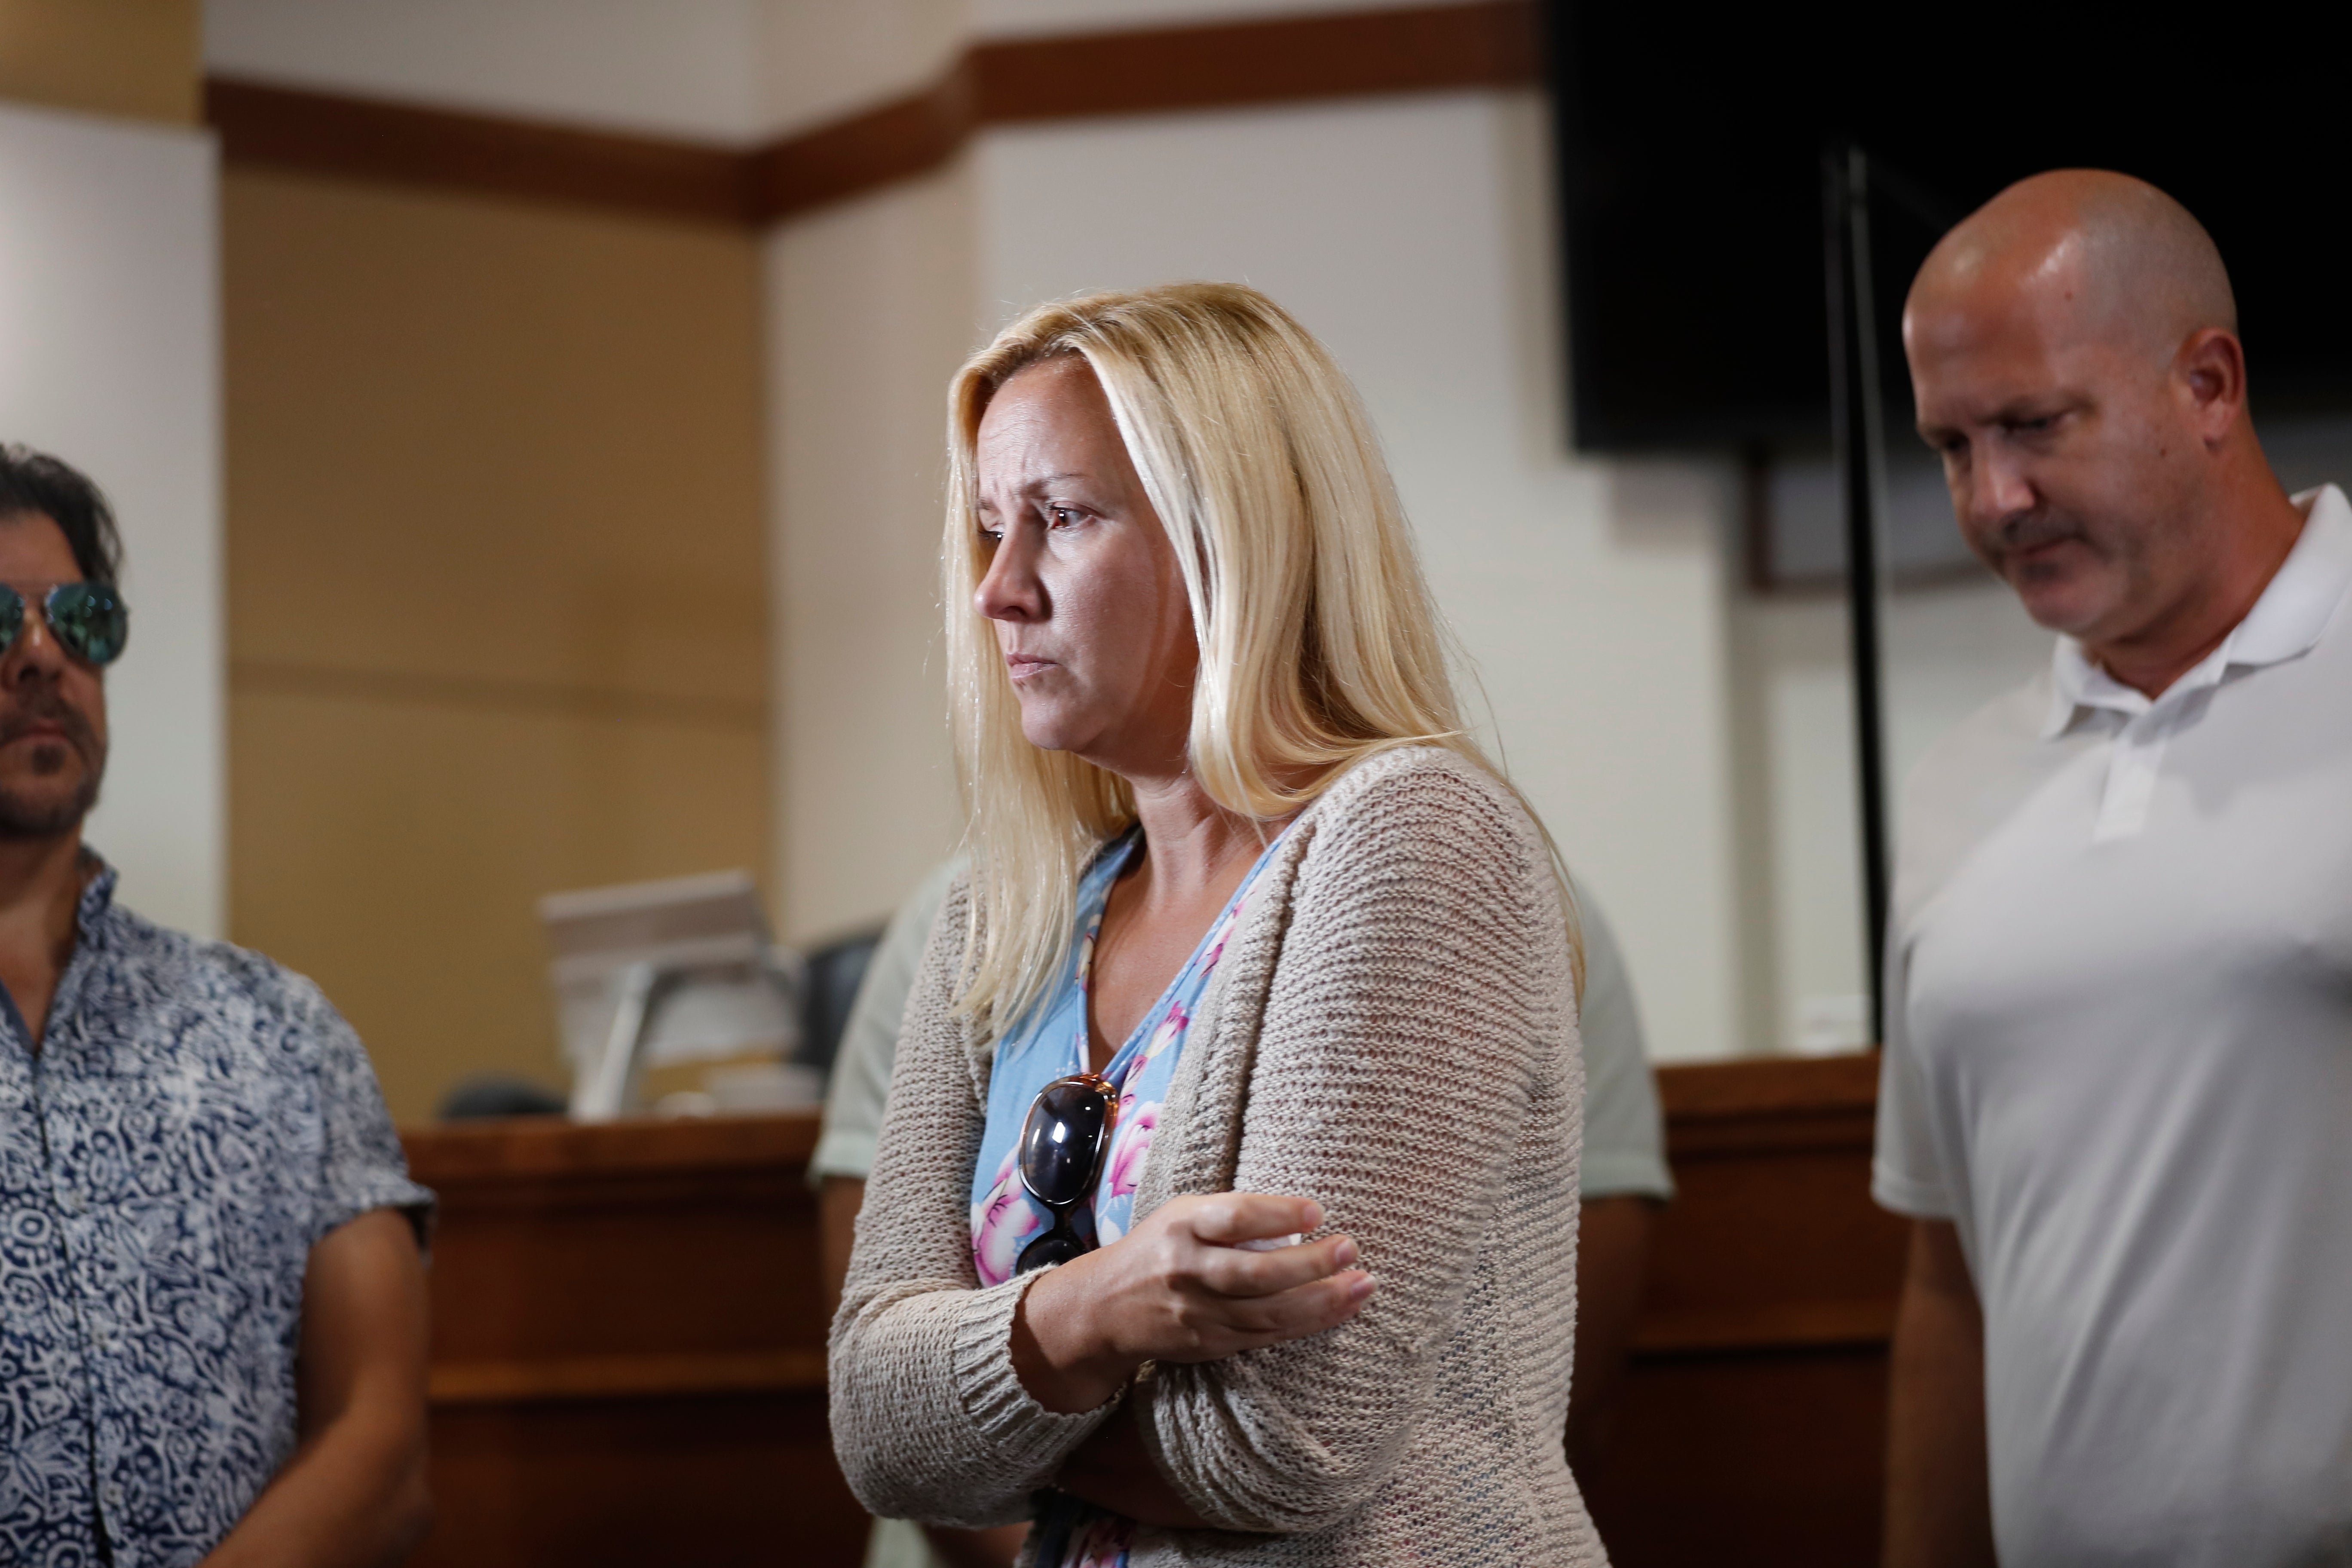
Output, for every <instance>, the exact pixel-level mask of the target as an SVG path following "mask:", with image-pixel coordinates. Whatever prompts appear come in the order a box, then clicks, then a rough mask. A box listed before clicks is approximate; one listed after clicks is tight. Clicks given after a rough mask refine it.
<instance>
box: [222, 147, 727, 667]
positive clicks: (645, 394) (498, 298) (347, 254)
mask: <svg viewBox="0 0 2352 1568" xmlns="http://www.w3.org/2000/svg"><path fill="white" fill-rule="evenodd" d="M222 201H223V214H222V219H223V223H222V226H223V235H224V238H223V249H224V257H223V262H224V274H225V288H226V332H227V346H228V354H227V364H228V371H227V382H228V385H227V417H228V432H229V468H228V489H229V517H230V524H229V585H230V586H229V605H230V619H231V625H232V627H233V648H234V658H236V660H237V661H238V662H239V663H240V664H257V665H262V666H268V667H284V666H289V665H291V666H297V667H303V668H311V667H326V668H340V669H362V670H387V669H391V670H401V671H406V672H412V673H418V674H426V673H429V674H433V675H436V676H444V677H456V678H468V677H475V676H481V675H485V674H490V675H495V676H498V677H499V678H502V679H512V680H525V681H538V682H545V683H549V684H552V685H557V686H563V687H587V688H593V689H617V690H627V691H634V692H639V693H646V694H656V695H660V694H673V695H678V696H688V695H692V696H699V697H709V696H723V697H727V698H731V699H734V700H748V701H758V700H761V699H762V697H763V694H764V690H765V671H764V668H763V665H764V652H765V640H764V626H765V622H766V613H765V605H764V603H763V595H762V579H763V574H764V570H765V568H764V557H763V554H762V545H761V531H762V525H761V450H760V443H761V431H760V413H759V410H760V362H759V354H760V343H759V321H760V313H759V279H758V268H757V258H756V251H755V248H754V245H753V242H752V241H751V238H750V237H747V236H745V235H742V234H740V233H736V232H733V231H730V230H725V229H718V228H709V227H702V226H693V225H688V224H670V223H664V222H660V221H655V220H643V219H635V218H625V217H614V216H607V215H604V214H601V213H589V212H574V211H572V210H569V209H565V208H561V207H554V206H532V205H524V204H520V203H505V202H498V201H492V200H488V199H485V198H478V197H470V196H459V195H441V194H437V193H417V192H408V191H403V190H397V189H392V188H386V187H375V186H366V185H359V184H340V183H337V182H333V181H326V180H318V179H310V178H304V177H299V176H287V175H278V174H262V173H258V172H255V171H251V170H239V169H233V170H231V171H230V173H229V174H228V176H227V178H226V180H225V181H224V182H223V189H222Z"/></svg>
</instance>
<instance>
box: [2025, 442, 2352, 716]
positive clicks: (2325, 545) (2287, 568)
mask: <svg viewBox="0 0 2352 1568" xmlns="http://www.w3.org/2000/svg"><path fill="white" fill-rule="evenodd" d="M2294 504H2295V506H2296V507H2298V508H2299V509H2301V510H2302V511H2303V513H2304V520H2305V521H2304V525H2303V532H2302V533H2301V535H2300V536H2298V537H2297V538H2296V540H2295V542H2294V549H2292V550H2290V551H2288V552H2287V557H2286V559H2285V560H2284V562H2282V563H2280V564H2279V569H2278V571H2277V572H2276V573H2274V574H2272V577H2271V580H2270V584H2269V585H2268V586H2267V587H2265V588H2263V594H2262V597H2261V598H2259V599H2256V600H2255V601H2254V607H2253V608H2252V609H2251V610H2249V611H2247V612H2246V618H2245V619H2244V620H2242V621H2240V622H2239V623H2238V624H2237V626H2235V627H2233V628H2232V629H2231V633H2230V635H2229V636H2228V637H2224V638H2222V639H2221V647H2217V648H2215V649H2214V650H2213V651H2212V653H2211V654H2210V655H2208V656H2207V657H2206V658H2205V660H2204V662H2202V663H2200V665H2198V666H2197V668H2194V669H2192V670H2190V671H2189V673H2188V674H2186V675H2184V676H2182V677H2181V678H2180V679H2178V680H2176V681H2174V682H2173V683H2172V685H2171V686H2169V687H2168V688H2167V689H2165V691H2164V694H2163V697H2161V698H2158V699H2156V700H2150V699H2149V698H2148V697H2147V695H2146V694H2144V693H2142V692H2139V691H2137V690H2134V689H2132V688H2131V687H2128V686H2126V685H2125V684H2124V683H2123V682H2122V681H2120V680H2117V679H2116V678H2115V677H2113V676H2111V675H2109V674H2108V673H2107V672H2106V671H2105V670H2104V669H2102V668H2099V667H2098V665H2096V664H2095V663H2094V662H2093V661H2092V660H2091V658H2090V657H2089V656H2088V655H2086V654H2084V651H2083V645H2082V644H2081V643H2079V642H2077V641H2075V640H2074V638H2073V637H2067V636H2064V635H2063V634H2061V636H2060V637H2059V638H2058V647H2057V649H2056V651H2055V652H2054V653H2053V655H2052V656H2051V663H2050V676H2051V682H2050V684H2051V692H2050V712H2049V716H2048V717H2047V718H2046V719H2044V720H2043V721H2042V739H2043V740H2045V741H2047V740H2051V739H2053V738H2054V737H2056V736H2058V735H2062V734H2063V733H2065V731H2066V729H2067V727H2068V726H2069V725H2071V724H2072V723H2073V722H2074V716H2075V715H2076V714H2077V713H2078V712H2080V711H2081V710H2083V709H2085V708H2105V709H2112V710H2115V711H2117V712H2120V713H2126V714H2134V713H2145V712H2147V710H2149V709H2150V708H2153V707H2155V706H2156V703H2157V702H2158V701H2162V700H2167V699H2176V698H2179V697H2182V696H2185V695H2187V694H2188V693H2189V692H2191V691H2196V690H2200V689H2203V688H2205V687H2209V686H2219V685H2220V684H2221V680H2222V679H2223V678H2224V677H2225V676H2226V675H2228V674H2229V672H2230V670H2231V669H2232V668H2240V669H2255V668H2261V667H2263V666H2264V665H2271V664H2283V663H2284V662H2285V661H2286V660H2288V659H2291V658H2299V657H2300V656H2302V655H2304V654H2306V653H2308V652H2310V651H2311V650H2312V648H2313V647H2315V646H2316V645H2317V644H2318V642H2319V638H2320V636H2321V634H2323V633H2324V632H2326V630H2327V623H2328V622H2329V621H2330V620H2332V619H2333V618H2334V617H2335V615H2336V607H2337V606H2338V605H2341V604H2342V603H2343V602H2344V595H2345V591H2346V589H2347V588H2352V502H2347V500H2345V497H2344V492H2343V491H2342V490H2340V489H2336V487H2335V486H2334V485H2322V486H2320V487H2319V488H2318V489H2315V490H2305V491H2304V492H2303V493H2302V494H2301V495H2298V496H2296V497H2295V498H2294Z"/></svg>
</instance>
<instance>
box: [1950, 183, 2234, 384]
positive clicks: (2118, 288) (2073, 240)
mask: <svg viewBox="0 0 2352 1568" xmlns="http://www.w3.org/2000/svg"><path fill="white" fill-rule="evenodd" d="M2027 303H2030V304H2032V306H2034V307H2038V309H2039V310H2042V311H2046V312H2050V313H2051V314H2053V315H2056V316H2060V317H2063V318H2065V319H2067V320H2068V321H2069V323H2070V324H2071V325H2072V326H2073V327H2074V329H2075V330H2076V331H2080V332H2081V333H2083V334H2084V335H2085V336H2087V337H2092V338H2096V339H2102V340H2105V341H2106V342H2113V343H2116V344H2118V345H2121V344H2122V343H2125V342H2130V343H2133V344H2136V345H2138V346H2143V347H2146V348H2147V349H2149V350H2151V351H2153V352H2155V353H2159V354H2161V355H2162V356H2163V357H2165V358H2166V359H2169V358H2170V357H2171V355H2172V354H2173V353H2174V352H2175V351H2176V350H2178V349H2179V347H2180V345H2181V344H2182V343H2184V342H2187V341H2188V340H2189V337H2191V336H2192V335H2193V334H2195V333H2196V332H2198V331H2202V330H2203V329H2205V328H2208V327H2212V328H2218V329H2220V330H2221V331H2225V332H2232V333H2234V332H2235V331H2237V330H2238V305H2237V300H2236V299H2235V298H2234V297H2233V296H2232V295H2231V291H2230V274H2229V272H2228V270H2227V269H2226V268H2223V266H2222V265H2221V251H2220V250H2218V249H2216V248H2215V247H2214V245H2213V238H2212V237H2211V236H2210V235H2209V234H2207V233H2206V232H2205V226H2204V225H2202V224H2200V223H2199V222H2198V221H2197V220H2196V219H2195V218H2194V217H2192V216H2189V209H2188V208H2187V207H2184V206H2182V205H2180V204H2179V202H2176V201H2174V200H2173V199H2172V198H2171V197H2170V196H2168V195H2165V194H2164V193H2163V192H2162V191H2159V190H2158V189H2157V188H2156V187H2155V186H2154V185H2151V184H2148V183H2147V181H2145V180H2135V179H2133V178H2132V177H2131V176H2130V175H2128V174H2110V173H2108V172H2106V171H2105V170H2101V169H2060V170H2056V171H2054V172H2053V173H2050V174H2036V175H2034V176H2033V177H2032V178H2031V179H2026V180H2020V181H2019V182H2018V183H2017V184H2013V185H2011V186H2010V187H2009V189H2007V190H2005V191H2003V192H2001V193H2000V195H1997V196H1995V197H1993V199H1992V200H1990V201H1989V202H1987V203H1986V204H1985V205H1983V206H1981V207H1979V208H1978V209H1977V210H1976V211H1975V212H1974V213H1973V214H1971V215H1969V217H1968V218H1967V219H1965V220H1964V221H1962V222H1961V224H1960V225H1959V226H1958V227H1957V228H1955V229H1953V230H1952V232H1951V233H1949V234H1948V235H1946V236H1945V237H1944V238H1943V240H1942V242H1941V243H1939V244H1938V245H1937V247H1936V248H1935V249H1934V250H1933V251H1932V252H1930V253H1929V254H1928V257H1927V264H1926V265H1925V266H1923V267H1922V268H1920V269H1919V276H1918V278H1917V279H1916V281H1915V282H1913V284H1912V285H1911V297H1910V300H1909V301H1908V303H1907V305H1906V310H1905V325H1904V333H1905V336H1906V339H1908V338H1909V337H1910V336H1911V334H1912V332H1913V331H1914V328H1913V325H1912V323H1913V321H1914V320H1915V319H1917V320H1919V321H1920V322H1921V324H1922V325H1923V326H1924V325H1927V324H1928V323H1927V318H1929V317H1931V316H1947V315H1948V314H1949V313H1950V312H1952V311H1954V310H1958V311H1961V312H1964V313H1966V314H1969V315H1978V314H1981V313H1983V312H1985V311H1986V310H1996V311H1997V310H2002V309H2005V308H2006V309H2013V308H2015V307H2016V306H2018V305H2020V304H2027ZM1939 324H1946V323H1939ZM1948 324H1951V325H1962V324H1963V323H1959V322H1950V323H1948Z"/></svg>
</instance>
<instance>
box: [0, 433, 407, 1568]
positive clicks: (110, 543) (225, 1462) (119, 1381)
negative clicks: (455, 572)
mask: <svg viewBox="0 0 2352 1568" xmlns="http://www.w3.org/2000/svg"><path fill="white" fill-rule="evenodd" d="M119 553H120V547H119V545H118V544H117V542H116V539H115V534H114V527H113V521H112V519H111V518H110V516H109V514H108V511H107V508H106V503H105V500H103V498H101V497H100V494H99V492H98V490H97V489H95V487H93V486H92V485H91V484H90V483H89V480H88V479H84V478H83V477H82V476H81V475H79V474H78V473H76V472H75V471H74V470H73V469H71V468H68V467H67V466H66V465H64V464H63V463H60V462H58V461H57V460H56V459H54V458H47V457H42V456H40V455H38V454H36V453H31V452H27V451H26V450H24V449H23V448H21V447H0V584H5V587H0V987H5V990H0V1563H12V1564H13V1563H26V1564H42V1565H44V1568H47V1565H55V1568H67V1565H72V1568H81V1565H83V1564H92V1563H107V1564H112V1565H114V1568H183V1565H185V1564H191V1563H200V1562H201V1563H205V1564H206V1565H207V1568H234V1565H236V1564H247V1563H252V1564H259V1563H268V1564H270V1565H271V1568H287V1565H296V1564H299V1565H311V1564H318V1565H325V1564H352V1565H354V1568H356V1565H359V1564H373V1563H389V1562H392V1561H394V1560H396V1559H397V1558H398V1557H400V1556H401V1555H403V1554H404V1552H406V1551H407V1549H408V1548H409V1547H410V1546H411V1545H413V1544H414V1543H415V1541H416V1539H417V1537H418V1536H419V1535H420V1534H422V1532H423V1530H424V1527H425V1521H426V1518H427V1504H426V1500H425V1284H424V1267H423V1262H422V1258H421V1253H420V1250H419V1244H418V1235H417V1227H419V1226H421V1225H422V1223H423V1221H424V1219H425V1216H426V1214H427V1211H428V1209H429V1206H430V1205H431V1203H432V1194H430V1193H427V1192H426V1191H425V1189H424V1188H422V1187H419V1186H417V1185H415V1184H414V1183H412V1182H411V1181H409V1179H408V1175H407V1171H406V1169H405V1166H404V1163H403V1162H402V1159H401V1152H400V1145H399V1143H398V1142H397V1141H396V1140H395V1139H394V1136H393V1131H392V1124H391V1121H390V1119H389V1118H388V1116H387V1115H386V1114H385V1111H384V1107H383V1097H382V1095H381V1094H380V1093H379V1092H378V1090H377V1088H376V1083H375V1078H374V1075H373V1072H372V1071H371V1070H370V1068H369V1067H368V1061H367V1056H366V1053H365V1052H364V1051H363V1050H362V1048H361V1047H360V1043H359V1040H358V1039H357V1037H354V1036H353V1035H352V1031H351V1029H350V1027H349V1026H347V1025H345V1024H344V1022H343V1021H342V1019H341V1017H339V1016H337V1015H336V1013H335V1010H334V1009H333V1008H332V1007H331V1006H330V1005H328V1003H327V1000H326V998H325V997H323V996H321V995H320V994H319V991H318V988H317V987H315V986H313V985H312V984H310V983H309V982H308V981H306V980H303V979H302V978H300V977H299V976H298V975H294V974H289V973H287V972H286V971H284V970H282V969H280V968H278V966H277V965H276V964H274V963H270V962H269V961H268V960H267V959H264V958H261V957H259V956H257V955H256V954H254V953H249V952H241V951H239V950H238V949H236V948H233V947H229V946H227V945H226V944H223V943H215V942H198V941H195V940H194V939H193V938H191V937H188V936H184V935H183V934H181V933H179V932H177V931H165V930H163V929H161V928H159V927H157V926H154V925H151V924H149V923H148V922H147V921H143V920H142V919H140V918H139V917H138V916H137V915H134V914H132V913H131V912H130V911H129V910H125V909H123V908H122V907H121V906H120V905H118V904H116V903H115V902H114V872H113V871H112V870H111V869H110V868H108V867H107V865H106V864H105V862H103V861H102V860H100V858H98V856H97V855H95V854H93V853H92V852H91V851H90V850H89V849H88V848H86V847H84V846H83V844H82V842H81V824H82V819H83V817H84V816H87V815H88V813H89V809H90V807H91V805H93V804H94V803H95V802H96V801H97V798H98V789H99V783H100V778H101V776H102V775H103V773H104V772H105V766H106V751H107V725H106V690H105V686H104V684H103V682H102V680H101V678H100V671H101V668H102V667H103V666H104V665H105V664H107V663H109V662H110V661H111V660H112V658H114V657H115V655H117V654H118V653H120V652H121V649H122V645H123V640H124V635H125V632H126V629H127V621H126V618H125V615H124V612H123V610H122V608H121V600H120V599H119V597H118V596H117V594H116V590H115V586H114V584H115V580H116V576H117V567H118V563H119V562H118V557H119Z"/></svg>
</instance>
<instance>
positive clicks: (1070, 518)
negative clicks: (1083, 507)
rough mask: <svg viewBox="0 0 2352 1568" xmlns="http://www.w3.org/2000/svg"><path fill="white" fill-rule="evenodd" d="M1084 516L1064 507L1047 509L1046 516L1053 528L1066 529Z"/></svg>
mask: <svg viewBox="0 0 2352 1568" xmlns="http://www.w3.org/2000/svg"><path fill="white" fill-rule="evenodd" d="M1084 515H1085V514H1084V513H1082V512H1079V511H1077V510H1075V509H1073V508H1070V507H1066V506H1056V507H1048V508H1047V509H1046V516H1047V518H1048V519H1049V520H1050V521H1052V523H1053V525H1054V526H1055V528H1066V527H1068V526H1069V525H1070V524H1072V523H1074V522H1076V521H1078V519H1079V518H1080V517H1082V516H1084Z"/></svg>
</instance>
